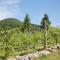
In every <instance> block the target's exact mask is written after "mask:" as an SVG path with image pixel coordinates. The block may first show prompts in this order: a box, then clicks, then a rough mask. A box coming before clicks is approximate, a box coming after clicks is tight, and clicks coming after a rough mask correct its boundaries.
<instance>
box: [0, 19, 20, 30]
mask: <svg viewBox="0 0 60 60" xmlns="http://www.w3.org/2000/svg"><path fill="white" fill-rule="evenodd" d="M20 26H21V21H19V20H18V19H15V18H7V19H4V20H1V21H0V29H12V28H16V27H20Z"/></svg>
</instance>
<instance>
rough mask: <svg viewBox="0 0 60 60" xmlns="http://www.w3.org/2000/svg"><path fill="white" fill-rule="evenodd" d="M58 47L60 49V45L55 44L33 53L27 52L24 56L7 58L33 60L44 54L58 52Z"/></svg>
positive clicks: (11, 59) (10, 59) (9, 59)
mask: <svg viewBox="0 0 60 60" xmlns="http://www.w3.org/2000/svg"><path fill="white" fill-rule="evenodd" d="M56 49H60V45H56V46H53V47H51V48H46V49H44V50H42V51H37V52H35V53H32V54H27V55H23V56H16V57H15V58H8V59H7V60H33V59H34V58H38V57H40V56H42V55H46V56H47V55H49V54H50V53H52V52H56Z"/></svg>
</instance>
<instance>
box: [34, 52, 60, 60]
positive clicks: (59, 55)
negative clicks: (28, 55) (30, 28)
mask: <svg viewBox="0 0 60 60" xmlns="http://www.w3.org/2000/svg"><path fill="white" fill-rule="evenodd" d="M34 60H60V51H57V52H55V53H51V54H50V55H48V56H44V55H43V56H41V57H39V58H35V59H34Z"/></svg>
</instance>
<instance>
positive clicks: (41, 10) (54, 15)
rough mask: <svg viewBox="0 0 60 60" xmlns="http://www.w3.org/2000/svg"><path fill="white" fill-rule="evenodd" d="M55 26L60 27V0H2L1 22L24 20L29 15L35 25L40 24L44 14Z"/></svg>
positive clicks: (0, 1)
mask: <svg viewBox="0 0 60 60" xmlns="http://www.w3.org/2000/svg"><path fill="white" fill-rule="evenodd" d="M45 13H46V14H47V15H48V16H49V20H50V21H51V23H52V25H53V26H57V27H60V0H0V20H2V19H5V18H17V19H19V20H21V21H23V20H24V18H25V15H26V14H28V15H29V18H30V20H31V23H33V24H40V22H41V20H42V18H43V17H44V14H45Z"/></svg>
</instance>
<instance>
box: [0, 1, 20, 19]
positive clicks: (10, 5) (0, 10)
mask: <svg viewBox="0 0 60 60" xmlns="http://www.w3.org/2000/svg"><path fill="white" fill-rule="evenodd" d="M20 1H21V0H0V20H1V19H4V18H8V17H16V16H18V15H19V14H21V9H20V8H19V3H20Z"/></svg>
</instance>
